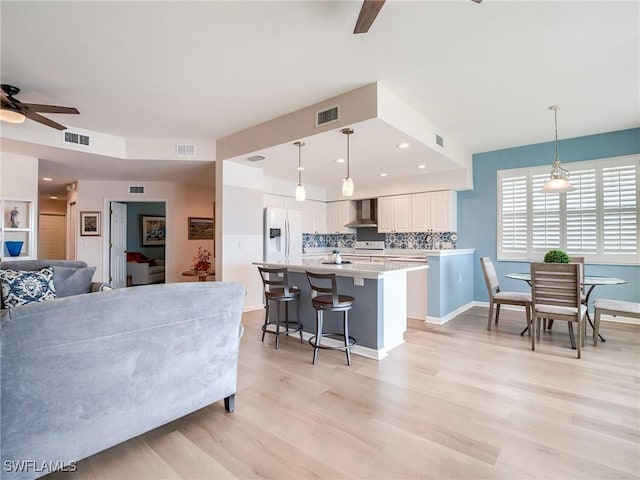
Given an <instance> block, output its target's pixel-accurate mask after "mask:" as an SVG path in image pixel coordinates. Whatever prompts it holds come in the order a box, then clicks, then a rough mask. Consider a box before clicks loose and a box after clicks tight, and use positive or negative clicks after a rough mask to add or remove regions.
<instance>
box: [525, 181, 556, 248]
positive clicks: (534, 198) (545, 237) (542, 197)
mask: <svg viewBox="0 0 640 480" xmlns="http://www.w3.org/2000/svg"><path fill="white" fill-rule="evenodd" d="M548 181H549V174H548V173H544V174H538V175H533V176H532V177H531V192H532V193H531V223H532V225H531V232H532V233H531V238H532V247H533V251H534V252H536V251H537V252H546V251H547V250H549V249H551V248H560V195H559V194H557V193H552V194H549V193H541V192H540V190H542V187H544V186H545V184H546V183H547V182H548Z"/></svg>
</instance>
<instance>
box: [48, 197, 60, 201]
mask: <svg viewBox="0 0 640 480" xmlns="http://www.w3.org/2000/svg"><path fill="white" fill-rule="evenodd" d="M49 198H50V199H51V200H57V199H58V197H49Z"/></svg>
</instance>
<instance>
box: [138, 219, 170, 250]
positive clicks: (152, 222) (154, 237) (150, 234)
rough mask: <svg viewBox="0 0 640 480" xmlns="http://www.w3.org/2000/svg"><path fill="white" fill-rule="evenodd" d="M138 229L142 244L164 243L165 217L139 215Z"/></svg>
mask: <svg viewBox="0 0 640 480" xmlns="http://www.w3.org/2000/svg"><path fill="white" fill-rule="evenodd" d="M140 231H141V233H142V245H143V246H153V245H164V244H165V243H166V240H167V222H166V217H157V216H153V215H140Z"/></svg>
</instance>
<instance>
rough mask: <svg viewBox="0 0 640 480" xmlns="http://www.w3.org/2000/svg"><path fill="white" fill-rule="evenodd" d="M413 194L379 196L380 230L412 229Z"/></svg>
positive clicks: (395, 231)
mask: <svg viewBox="0 0 640 480" xmlns="http://www.w3.org/2000/svg"><path fill="white" fill-rule="evenodd" d="M411 219H412V218H411V195H394V196H390V197H380V198H378V232H379V233H400V232H410V231H411Z"/></svg>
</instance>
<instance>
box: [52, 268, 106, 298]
mask: <svg viewBox="0 0 640 480" xmlns="http://www.w3.org/2000/svg"><path fill="white" fill-rule="evenodd" d="M95 271H96V267H84V268H73V267H60V266H57V265H56V266H54V267H53V283H54V285H55V288H56V296H58V297H68V296H71V295H80V294H82V293H89V292H90V291H91V280H92V279H93V274H94V273H95Z"/></svg>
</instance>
